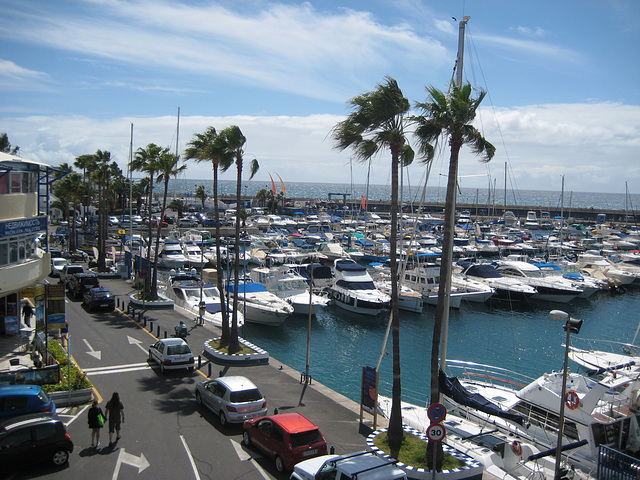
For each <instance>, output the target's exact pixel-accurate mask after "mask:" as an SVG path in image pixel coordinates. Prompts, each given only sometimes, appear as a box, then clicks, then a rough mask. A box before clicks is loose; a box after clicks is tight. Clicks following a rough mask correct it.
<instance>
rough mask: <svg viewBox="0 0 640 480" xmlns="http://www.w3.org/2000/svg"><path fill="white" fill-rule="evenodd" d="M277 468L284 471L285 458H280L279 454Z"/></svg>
mask: <svg viewBox="0 0 640 480" xmlns="http://www.w3.org/2000/svg"><path fill="white" fill-rule="evenodd" d="M276 470H277V471H278V472H280V473H282V472H284V470H285V468H284V460H282V458H280V456H279V455H276Z"/></svg>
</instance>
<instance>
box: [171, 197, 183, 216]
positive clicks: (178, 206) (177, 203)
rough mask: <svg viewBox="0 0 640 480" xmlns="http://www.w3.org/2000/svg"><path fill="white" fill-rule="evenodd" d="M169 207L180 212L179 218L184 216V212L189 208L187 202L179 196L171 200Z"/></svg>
mask: <svg viewBox="0 0 640 480" xmlns="http://www.w3.org/2000/svg"><path fill="white" fill-rule="evenodd" d="M167 208H169V209H171V210H175V211H176V212H178V218H180V217H182V212H184V211H185V210H186V209H187V203H186V202H185V201H184V200H180V199H179V198H174V199H173V200H171V202H169V205H167Z"/></svg>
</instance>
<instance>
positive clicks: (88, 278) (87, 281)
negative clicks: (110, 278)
mask: <svg viewBox="0 0 640 480" xmlns="http://www.w3.org/2000/svg"><path fill="white" fill-rule="evenodd" d="M99 286H100V279H99V278H98V276H97V275H96V274H95V273H75V274H73V275H71V278H70V279H69V282H68V283H67V288H68V289H69V292H71V295H73V296H74V297H75V298H81V297H82V296H83V295H84V292H86V291H87V290H90V289H92V288H97V287H99Z"/></svg>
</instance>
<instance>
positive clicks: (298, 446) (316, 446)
mask: <svg viewBox="0 0 640 480" xmlns="http://www.w3.org/2000/svg"><path fill="white" fill-rule="evenodd" d="M242 428H243V432H242V443H243V444H244V445H245V446H250V445H253V446H255V447H257V448H258V449H259V450H261V451H262V452H263V453H264V454H265V455H268V456H269V457H271V458H273V460H274V462H275V466H276V470H278V472H284V471H285V470H292V469H293V466H294V465H295V464H296V463H298V462H301V461H302V460H306V459H308V458H313V457H318V456H320V455H326V454H327V442H326V440H325V439H324V437H323V436H322V433H320V429H319V428H318V427H317V426H316V425H315V424H314V423H313V422H312V421H311V420H309V419H308V418H307V417H305V416H304V415H301V414H299V413H295V412H292V413H281V414H279V415H271V416H266V417H259V418H254V419H252V420H247V421H246V422H244V424H243V426H242Z"/></svg>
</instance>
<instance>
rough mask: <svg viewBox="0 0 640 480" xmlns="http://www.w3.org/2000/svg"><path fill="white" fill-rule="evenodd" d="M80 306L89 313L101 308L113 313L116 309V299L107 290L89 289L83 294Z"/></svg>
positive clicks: (101, 288) (100, 288) (102, 288)
mask: <svg viewBox="0 0 640 480" xmlns="http://www.w3.org/2000/svg"><path fill="white" fill-rule="evenodd" d="M82 304H83V305H84V306H85V307H87V310H89V311H90V312H93V311H94V310H96V309H101V308H103V309H106V310H110V311H113V310H114V309H115V308H116V297H114V296H113V294H112V293H111V292H110V291H109V289H108V288H104V287H97V288H90V289H89V290H87V291H86V292H84V295H83V296H82Z"/></svg>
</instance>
